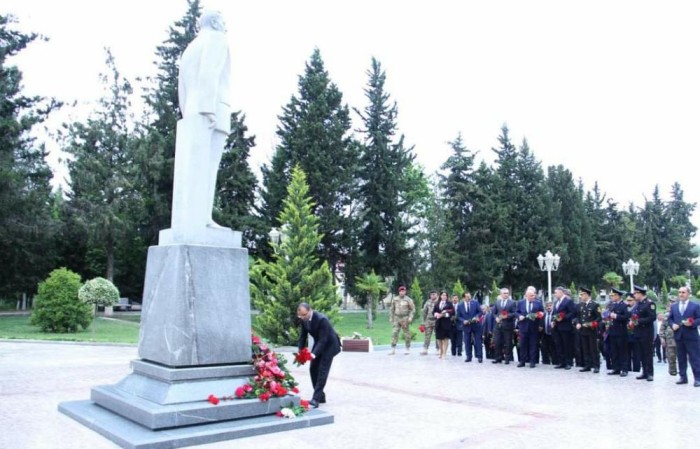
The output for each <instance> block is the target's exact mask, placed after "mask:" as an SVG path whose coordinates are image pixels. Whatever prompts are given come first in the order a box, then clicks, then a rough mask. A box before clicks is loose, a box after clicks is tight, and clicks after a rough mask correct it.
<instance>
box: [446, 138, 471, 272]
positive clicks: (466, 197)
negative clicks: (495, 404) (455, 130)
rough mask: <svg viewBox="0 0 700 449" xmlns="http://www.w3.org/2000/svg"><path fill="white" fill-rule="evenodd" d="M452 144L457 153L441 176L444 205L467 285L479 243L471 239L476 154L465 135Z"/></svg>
mask: <svg viewBox="0 0 700 449" xmlns="http://www.w3.org/2000/svg"><path fill="white" fill-rule="evenodd" d="M449 145H450V147H451V148H452V152H453V153H452V155H450V157H449V158H448V159H447V161H445V163H443V164H442V166H441V167H440V168H441V169H442V171H443V173H442V174H441V175H440V186H441V190H442V203H443V208H444V209H445V211H446V219H447V221H446V224H447V226H449V227H450V228H451V229H452V230H453V232H452V233H453V234H454V238H455V239H454V242H453V245H454V251H455V253H456V255H457V257H456V258H455V259H454V260H453V263H454V264H455V265H456V266H457V267H459V268H460V269H461V272H460V273H459V278H460V279H461V280H464V281H465V282H466V281H467V280H468V275H467V272H466V268H467V265H468V264H469V257H470V253H471V252H472V249H473V247H474V245H475V244H478V242H475V241H473V240H471V239H470V238H469V232H470V227H471V223H472V212H473V210H474V201H475V199H476V198H475V196H476V192H475V190H476V186H475V185H474V157H475V155H476V154H475V153H473V152H472V151H470V150H469V149H468V148H467V147H466V146H465V145H464V140H463V139H462V135H461V134H458V135H457V137H456V138H455V140H453V141H451V142H449Z"/></svg>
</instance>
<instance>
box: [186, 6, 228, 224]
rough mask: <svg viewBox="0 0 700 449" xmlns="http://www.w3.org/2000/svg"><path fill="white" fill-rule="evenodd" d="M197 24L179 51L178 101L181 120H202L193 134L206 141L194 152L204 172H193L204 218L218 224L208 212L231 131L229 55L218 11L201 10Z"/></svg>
mask: <svg viewBox="0 0 700 449" xmlns="http://www.w3.org/2000/svg"><path fill="white" fill-rule="evenodd" d="M199 26H200V32H199V34H198V35H197V37H196V38H195V39H194V40H193V41H192V42H191V43H190V45H189V46H188V47H187V48H186V49H185V51H184V52H183V54H182V60H181V62H180V75H179V84H178V89H179V102H180V111H182V117H183V119H184V120H187V119H189V118H191V117H196V116H201V117H203V118H204V119H205V120H202V121H201V122H199V126H200V127H203V128H204V129H200V130H198V131H197V135H198V136H199V137H200V138H202V137H203V138H204V141H205V142H208V145H206V144H204V145H203V147H202V148H201V150H203V151H204V152H206V153H207V154H200V155H198V157H201V158H205V159H206V164H205V166H204V167H202V168H203V169H204V173H196V174H195V176H197V177H198V178H200V180H202V181H203V182H202V184H203V185H202V186H200V187H203V188H204V191H203V192H202V198H204V199H205V200H206V202H205V204H203V205H201V209H200V210H203V211H205V212H206V214H208V216H207V217H206V221H207V224H208V225H209V226H218V225H217V224H216V223H214V220H213V219H212V216H211V213H212V210H213V206H214V190H215V188H216V175H217V172H218V170H219V164H220V162H221V155H222V153H223V149H224V145H225V143H226V138H227V137H228V135H229V133H230V132H231V106H230V97H231V55H230V53H229V46H228V42H227V41H226V26H225V24H224V19H223V17H222V16H221V13H220V12H218V11H204V12H203V13H202V16H201V18H200V19H199ZM198 151H199V149H198ZM176 158H177V155H176ZM176 182H177V180H176ZM198 209H199V208H198ZM173 212H174V213H175V211H173ZM192 218H193V217H189V219H192ZM194 218H195V221H199V220H197V218H201V217H194Z"/></svg>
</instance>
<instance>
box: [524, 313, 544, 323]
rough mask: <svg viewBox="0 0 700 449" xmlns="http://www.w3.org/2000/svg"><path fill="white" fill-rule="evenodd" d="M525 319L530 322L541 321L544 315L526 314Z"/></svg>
mask: <svg viewBox="0 0 700 449" xmlns="http://www.w3.org/2000/svg"><path fill="white" fill-rule="evenodd" d="M527 318H528V319H530V320H532V321H535V320H541V319H542V318H544V313H542V312H537V313H535V312H533V313H528V314H527Z"/></svg>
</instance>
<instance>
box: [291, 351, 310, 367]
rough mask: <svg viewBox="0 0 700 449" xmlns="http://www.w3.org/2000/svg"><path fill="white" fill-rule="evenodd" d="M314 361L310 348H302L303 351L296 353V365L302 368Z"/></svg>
mask: <svg viewBox="0 0 700 449" xmlns="http://www.w3.org/2000/svg"><path fill="white" fill-rule="evenodd" d="M311 359H312V357H311V353H310V352H309V349H308V348H301V351H299V352H295V353H294V364H295V365H296V366H301V365H304V364H306V362H308V361H310V360H311Z"/></svg>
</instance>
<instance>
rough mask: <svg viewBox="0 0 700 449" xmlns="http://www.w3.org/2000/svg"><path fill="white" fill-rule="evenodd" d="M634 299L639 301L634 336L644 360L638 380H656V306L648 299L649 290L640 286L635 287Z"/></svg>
mask: <svg viewBox="0 0 700 449" xmlns="http://www.w3.org/2000/svg"><path fill="white" fill-rule="evenodd" d="M634 299H635V300H636V301H637V307H636V315H637V319H636V321H637V323H636V324H635V326H634V336H635V337H636V338H637V341H638V344H639V353H640V356H641V359H642V374H641V375H639V376H637V379H639V380H642V379H646V380H647V381H649V382H651V381H653V380H654V320H656V304H655V303H654V301H652V300H650V299H649V298H647V290H646V289H645V288H644V287H640V286H638V285H635V286H634Z"/></svg>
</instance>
